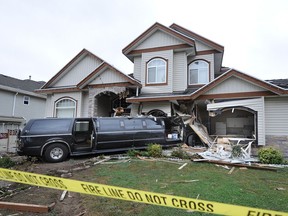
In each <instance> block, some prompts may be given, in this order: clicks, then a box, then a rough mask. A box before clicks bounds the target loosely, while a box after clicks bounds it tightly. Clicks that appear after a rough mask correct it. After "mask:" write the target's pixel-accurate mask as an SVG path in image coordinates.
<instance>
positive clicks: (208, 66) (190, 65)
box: [188, 59, 210, 85]
mask: <svg viewBox="0 0 288 216" xmlns="http://www.w3.org/2000/svg"><path fill="white" fill-rule="evenodd" d="M195 62H204V63H205V64H206V65H207V82H206V83H200V82H199V72H200V70H199V69H203V68H197V73H198V76H197V77H198V80H197V82H196V83H190V77H191V73H190V71H191V70H192V68H191V67H192V64H193V63H195ZM209 68H210V64H209V63H208V62H207V61H205V60H202V59H199V60H195V61H193V62H191V63H190V64H189V66H188V85H204V84H207V83H209V77H210V74H209V73H210V69H209Z"/></svg>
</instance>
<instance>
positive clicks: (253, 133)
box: [38, 23, 288, 156]
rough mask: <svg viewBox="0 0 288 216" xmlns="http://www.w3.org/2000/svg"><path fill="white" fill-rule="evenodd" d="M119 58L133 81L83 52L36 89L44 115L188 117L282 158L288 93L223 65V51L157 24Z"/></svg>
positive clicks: (286, 145)
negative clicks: (43, 99)
mask: <svg viewBox="0 0 288 216" xmlns="http://www.w3.org/2000/svg"><path fill="white" fill-rule="evenodd" d="M122 52H123V54H124V55H125V56H126V57H127V58H128V59H129V60H130V61H131V62H133V64H134V71H133V75H131V76H127V75H125V74H124V73H122V72H120V71H119V70H117V69H115V68H114V67H113V66H111V65H109V64H108V63H106V62H105V61H103V60H101V59H100V58H99V57H97V56H95V55H94V54H92V53H90V52H89V51H87V50H85V49H84V50H82V51H81V52H80V53H79V54H78V55H77V56H76V57H75V58H73V59H72V60H71V61H70V62H69V63H68V64H67V65H66V66H65V67H64V68H63V69H62V70H61V71H60V72H58V73H57V74H56V75H55V76H54V77H53V78H52V79H51V80H49V81H48V82H47V83H46V85H45V86H43V87H42V88H41V89H40V90H38V91H39V92H41V93H45V94H47V103H46V116H54V117H65V116H77V117H86V116H89V117H91V116H112V115H113V113H114V110H115V109H116V108H117V107H123V108H124V112H125V113H126V114H128V115H131V116H137V115H153V116H177V115H184V114H188V115H192V116H193V117H194V121H195V122H198V123H199V124H201V125H203V126H205V127H206V128H207V131H208V133H209V135H210V136H211V137H213V136H214V137H218V136H219V137H220V136H221V137H238V138H239V140H240V139H241V138H243V139H246V138H247V139H251V140H253V141H254V144H255V145H256V146H275V147H277V148H279V149H280V150H281V151H282V152H284V154H285V155H286V156H288V89H287V88H285V87H281V86H280V85H277V83H276V84H273V83H272V82H265V81H262V80H259V79H257V78H255V77H253V76H250V75H248V74H245V73H243V72H241V71H238V70H235V69H232V68H225V67H222V60H223V54H224V47H223V46H221V45H219V44H217V43H215V42H213V41H211V40H209V39H207V38H205V37H202V36H200V35H198V34H196V33H194V32H192V31H190V30H188V29H186V28H183V27H181V26H179V25H177V24H172V25H171V26H169V27H166V26H164V25H162V24H159V23H155V24H154V25H152V26H151V27H150V28H148V29H147V30H146V31H144V32H143V33H142V34H141V35H140V36H139V37H137V38H136V39H135V40H133V41H132V42H131V43H130V44H128V45H127V46H126V47H125V48H124V49H123V50H122ZM187 141H188V140H187Z"/></svg>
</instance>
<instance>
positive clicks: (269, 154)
mask: <svg viewBox="0 0 288 216" xmlns="http://www.w3.org/2000/svg"><path fill="white" fill-rule="evenodd" d="M258 157H259V160H260V162H261V163H264V164H281V163H282V162H283V155H282V154H281V152H280V151H278V150H276V149H274V148H272V147H269V148H262V149H260V150H259V152H258Z"/></svg>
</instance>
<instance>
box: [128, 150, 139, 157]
mask: <svg viewBox="0 0 288 216" xmlns="http://www.w3.org/2000/svg"><path fill="white" fill-rule="evenodd" d="M127 155H128V156H129V157H137V156H138V155H141V154H140V151H139V150H136V149H129V150H128V151H127Z"/></svg>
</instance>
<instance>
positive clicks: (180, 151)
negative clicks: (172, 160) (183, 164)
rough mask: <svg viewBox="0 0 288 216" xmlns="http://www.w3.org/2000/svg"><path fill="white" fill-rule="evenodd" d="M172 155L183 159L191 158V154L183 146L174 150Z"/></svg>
mask: <svg viewBox="0 0 288 216" xmlns="http://www.w3.org/2000/svg"><path fill="white" fill-rule="evenodd" d="M171 156H172V157H176V158H181V159H190V158H191V157H190V156H189V154H188V153H187V152H185V151H184V150H183V149H181V148H177V149H175V150H173V151H172V153H171Z"/></svg>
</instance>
